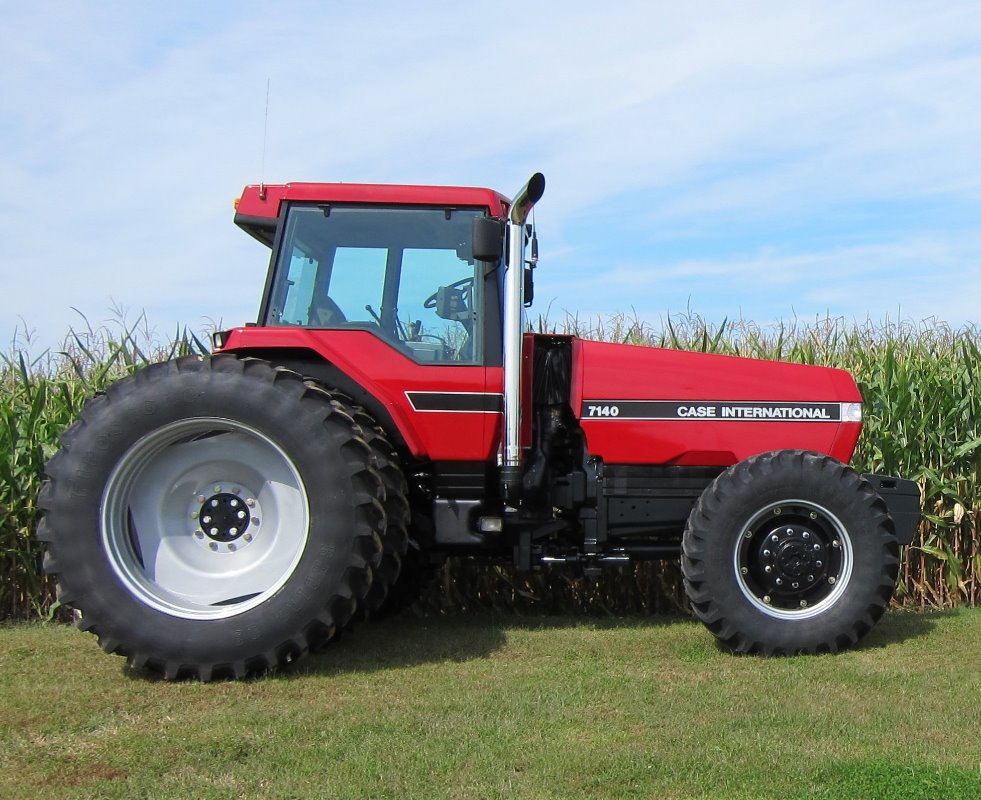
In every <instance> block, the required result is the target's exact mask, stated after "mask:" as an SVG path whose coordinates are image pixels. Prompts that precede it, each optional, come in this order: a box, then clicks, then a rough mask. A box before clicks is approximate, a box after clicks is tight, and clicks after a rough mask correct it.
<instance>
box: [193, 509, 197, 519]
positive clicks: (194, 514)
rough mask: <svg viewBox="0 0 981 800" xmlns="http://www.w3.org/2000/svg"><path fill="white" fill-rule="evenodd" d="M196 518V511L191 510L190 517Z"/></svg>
mask: <svg viewBox="0 0 981 800" xmlns="http://www.w3.org/2000/svg"><path fill="white" fill-rule="evenodd" d="M197 518H198V512H197V511H192V512H191V519H197Z"/></svg>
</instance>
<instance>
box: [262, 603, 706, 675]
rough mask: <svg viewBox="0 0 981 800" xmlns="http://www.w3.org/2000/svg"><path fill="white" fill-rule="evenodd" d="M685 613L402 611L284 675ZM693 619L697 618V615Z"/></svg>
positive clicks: (385, 663)
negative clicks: (514, 634) (522, 633)
mask: <svg viewBox="0 0 981 800" xmlns="http://www.w3.org/2000/svg"><path fill="white" fill-rule="evenodd" d="M690 620H691V618H690V617H684V616H681V615H668V614H665V615H658V616H642V615H636V616H632V615H627V616H616V617H612V616H611V617H596V616H591V615H581V616H577V615H568V616H545V615H542V616H518V615H508V614H494V613H490V612H485V611H474V612H469V613H468V612H458V613H453V614H449V615H445V616H442V615H440V616H421V615H418V616H417V615H413V614H403V615H400V616H395V617H391V618H388V619H385V620H383V621H380V622H370V623H367V624H363V625H359V626H358V627H357V629H356V630H354V631H353V632H348V631H345V632H343V634H342V635H341V636H340V637H339V638H337V639H335V640H334V641H332V642H330V643H329V644H328V645H327V647H326V648H325V649H324V650H323V651H321V652H319V653H316V654H313V655H311V656H309V657H307V658H305V659H303V660H302V661H300V662H299V663H297V665H296V666H295V667H294V668H292V669H289V670H285V671H282V672H280V673H279V674H280V675H281V676H283V677H291V676H300V675H328V676H329V675H338V674H343V673H348V672H359V673H365V672H372V671H376V670H388V669H400V668H405V667H412V666H418V665H423V664H436V663H453V662H458V663H462V662H466V661H471V660H475V659H486V658H490V657H491V656H493V654H494V653H495V652H497V651H499V650H501V649H503V648H504V647H505V646H506V645H507V642H508V633H509V632H510V631H515V630H553V629H554V630H568V629H570V628H575V627H582V626H588V627H590V628H593V629H596V628H601V629H611V630H612V629H624V628H652V629H653V628H658V627H662V626H667V625H671V624H676V623H678V622H679V621H680V622H682V623H684V622H686V621H690ZM691 624H693V625H694V624H697V623H696V622H694V621H692V623H691Z"/></svg>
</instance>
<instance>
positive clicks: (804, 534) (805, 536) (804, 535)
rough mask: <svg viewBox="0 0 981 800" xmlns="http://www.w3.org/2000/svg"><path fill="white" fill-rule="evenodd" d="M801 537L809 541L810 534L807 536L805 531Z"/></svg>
mask: <svg viewBox="0 0 981 800" xmlns="http://www.w3.org/2000/svg"><path fill="white" fill-rule="evenodd" d="M801 536H803V537H804V538H805V539H810V538H811V534H809V533H808V532H807V531H804V532H803V533H802V534H801Z"/></svg>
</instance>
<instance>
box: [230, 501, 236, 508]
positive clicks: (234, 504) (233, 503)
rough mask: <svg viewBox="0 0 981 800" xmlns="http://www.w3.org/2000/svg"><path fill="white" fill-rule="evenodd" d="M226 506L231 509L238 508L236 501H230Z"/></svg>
mask: <svg viewBox="0 0 981 800" xmlns="http://www.w3.org/2000/svg"><path fill="white" fill-rule="evenodd" d="M228 505H230V506H231V507H232V508H236V507H237V506H238V500H230V501H229V502H228Z"/></svg>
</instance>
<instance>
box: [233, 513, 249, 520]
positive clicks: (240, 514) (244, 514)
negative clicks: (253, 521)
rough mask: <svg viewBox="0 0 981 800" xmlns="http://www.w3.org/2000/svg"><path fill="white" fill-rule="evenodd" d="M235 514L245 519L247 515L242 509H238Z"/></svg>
mask: <svg viewBox="0 0 981 800" xmlns="http://www.w3.org/2000/svg"><path fill="white" fill-rule="evenodd" d="M235 516H236V517H238V518H239V519H245V518H246V517H247V516H248V515H247V514H246V513H245V512H244V511H239V512H238V513H237V514H236V515H235Z"/></svg>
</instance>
